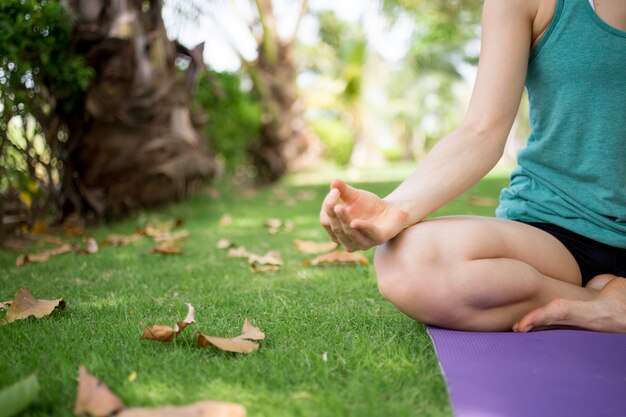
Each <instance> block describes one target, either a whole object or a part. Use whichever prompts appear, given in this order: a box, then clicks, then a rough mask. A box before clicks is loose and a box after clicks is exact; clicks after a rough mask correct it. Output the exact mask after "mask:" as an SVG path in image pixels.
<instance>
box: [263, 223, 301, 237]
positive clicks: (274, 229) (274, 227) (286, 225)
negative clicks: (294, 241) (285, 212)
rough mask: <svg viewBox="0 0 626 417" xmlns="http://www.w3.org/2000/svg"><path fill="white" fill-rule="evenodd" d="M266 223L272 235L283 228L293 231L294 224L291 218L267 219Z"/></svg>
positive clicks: (286, 230)
mask: <svg viewBox="0 0 626 417" xmlns="http://www.w3.org/2000/svg"><path fill="white" fill-rule="evenodd" d="M264 225H265V228H266V229H267V232H268V233H269V234H270V235H275V234H276V233H278V232H280V230H281V229H282V230H283V231H285V232H291V231H293V228H294V224H293V222H292V221H291V220H285V221H282V220H281V219H267V220H265V223H264Z"/></svg>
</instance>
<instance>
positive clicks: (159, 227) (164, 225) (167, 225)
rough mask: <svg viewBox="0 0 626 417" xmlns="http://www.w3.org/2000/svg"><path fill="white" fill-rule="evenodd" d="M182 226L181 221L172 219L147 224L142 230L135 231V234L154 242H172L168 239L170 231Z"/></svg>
mask: <svg viewBox="0 0 626 417" xmlns="http://www.w3.org/2000/svg"><path fill="white" fill-rule="evenodd" d="M182 224H183V220H182V219H174V220H168V221H163V222H155V223H148V224H147V225H146V227H144V228H143V229H137V231H136V233H138V234H142V235H145V236H149V237H151V238H153V239H154V240H155V241H157V242H158V241H159V240H161V241H163V240H173V239H169V238H168V237H169V236H170V235H171V230H172V229H173V228H175V227H178V226H180V225H182Z"/></svg>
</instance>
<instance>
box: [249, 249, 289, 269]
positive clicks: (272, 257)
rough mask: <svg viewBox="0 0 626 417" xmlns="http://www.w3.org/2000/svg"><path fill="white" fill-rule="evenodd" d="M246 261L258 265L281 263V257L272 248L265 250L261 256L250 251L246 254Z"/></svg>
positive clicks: (277, 264)
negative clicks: (268, 250)
mask: <svg viewBox="0 0 626 417" xmlns="http://www.w3.org/2000/svg"><path fill="white" fill-rule="evenodd" d="M248 263H249V264H253V263H256V264H258V265H276V266H279V265H283V263H284V262H283V259H282V258H281V256H280V253H279V252H277V251H275V250H273V251H270V252H267V253H266V254H265V255H263V256H259V255H256V254H254V253H250V254H249V255H248Z"/></svg>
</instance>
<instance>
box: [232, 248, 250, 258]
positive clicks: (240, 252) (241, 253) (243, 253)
mask: <svg viewBox="0 0 626 417" xmlns="http://www.w3.org/2000/svg"><path fill="white" fill-rule="evenodd" d="M250 255H253V254H252V253H250V252H248V250H247V249H246V248H245V247H243V246H240V247H238V248H231V249H229V250H228V257H229V258H249V257H250Z"/></svg>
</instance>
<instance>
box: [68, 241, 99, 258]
mask: <svg viewBox="0 0 626 417" xmlns="http://www.w3.org/2000/svg"><path fill="white" fill-rule="evenodd" d="M98 249H99V247H98V242H96V239H94V238H92V237H89V238H86V239H85V246H84V247H82V246H78V247H76V248H75V249H74V253H76V254H77V255H81V254H88V255H92V254H94V253H96V252H98Z"/></svg>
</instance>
